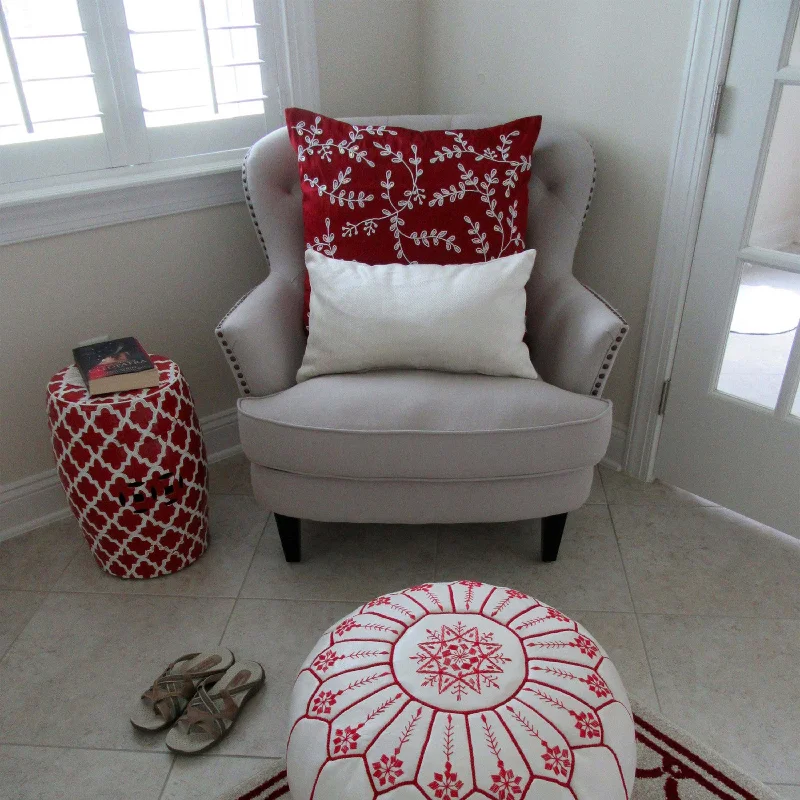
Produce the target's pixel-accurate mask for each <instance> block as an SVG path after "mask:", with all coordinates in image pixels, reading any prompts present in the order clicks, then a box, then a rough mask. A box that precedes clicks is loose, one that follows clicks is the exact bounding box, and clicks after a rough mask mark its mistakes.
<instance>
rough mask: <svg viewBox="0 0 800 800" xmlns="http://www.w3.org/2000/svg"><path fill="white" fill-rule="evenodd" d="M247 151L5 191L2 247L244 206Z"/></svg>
mask: <svg viewBox="0 0 800 800" xmlns="http://www.w3.org/2000/svg"><path fill="white" fill-rule="evenodd" d="M244 153H245V151H229V152H227V153H218V154H214V155H212V156H207V157H205V158H202V159H181V162H182V163H181V164H180V166H176V165H175V164H174V163H169V164H166V163H165V164H147V165H142V166H138V167H118V168H114V169H106V170H102V171H101V172H98V173H94V174H91V175H81V176H71V177H70V178H66V179H64V180H63V181H61V182H59V181H56V182H53V181H50V182H48V183H44V182H42V181H31V182H29V183H28V184H25V185H23V184H17V185H15V186H14V188H13V189H10V190H8V191H7V192H6V193H2V190H0V245H2V244H12V243H16V242H25V241H30V240H31V239H41V238H44V237H47V236H57V235H59V234H63V233H72V232H75V231H85V230H91V229H93V228H101V227H103V226H105V225H116V224H117V223H120V222H132V221H135V220H141V219H152V218H153V217H162V216H166V215H167V214H177V213H180V212H182V211H193V210H195V209H199V208H209V207H211V206H221V205H227V204H229V203H238V202H241V201H243V200H244V192H243V190H242V179H241V168H242V160H243V158H244Z"/></svg>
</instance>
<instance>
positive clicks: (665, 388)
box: [658, 378, 670, 417]
mask: <svg viewBox="0 0 800 800" xmlns="http://www.w3.org/2000/svg"><path fill="white" fill-rule="evenodd" d="M669 385H670V380H669V378H667V380H665V381H664V383H663V385H662V386H661V399H660V400H659V401H658V416H659V417H663V416H664V412H665V411H666V410H667V397H669Z"/></svg>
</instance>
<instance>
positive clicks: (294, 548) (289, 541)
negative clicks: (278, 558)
mask: <svg viewBox="0 0 800 800" xmlns="http://www.w3.org/2000/svg"><path fill="white" fill-rule="evenodd" d="M275 523H276V524H277V526H278V536H280V537H281V546H282V547H283V555H284V556H285V557H286V560H287V561H288V562H289V563H290V564H294V563H297V562H298V561H299V560H300V520H299V519H297V517H284V516H283V514H276V515H275Z"/></svg>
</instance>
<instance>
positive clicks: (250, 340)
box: [216, 271, 306, 396]
mask: <svg viewBox="0 0 800 800" xmlns="http://www.w3.org/2000/svg"><path fill="white" fill-rule="evenodd" d="M302 320H303V290H302V289H301V288H300V287H299V286H295V285H294V284H292V283H289V282H288V281H286V280H285V279H284V278H282V277H281V276H280V275H279V274H277V273H276V272H274V271H273V272H272V273H271V274H270V276H269V277H268V278H267V279H266V280H265V281H263V282H262V283H260V284H259V285H258V286H256V287H255V289H253V290H252V291H250V292H249V293H248V294H246V295H245V296H244V297H243V298H242V299H241V300H240V301H239V302H238V303H237V304H236V305H235V306H234V307H233V308H232V309H231V310H230V311H229V312H228V313H227V314H226V316H225V317H224V318H223V319H222V321H221V322H220V323H219V325H217V328H216V334H217V341H218V342H219V345H220V347H222V351H223V353H224V354H225V358H226V360H227V362H228V365H229V366H230V368H231V370H232V371H233V375H234V377H235V378H236V383H237V385H238V387H239V394H241V395H243V396H254V395H255V396H260V395H266V394H273V393H274V392H280V391H282V390H283V389H288V388H289V387H290V386H294V384H295V382H296V381H295V375H296V374H297V370H298V369H299V368H300V362H301V361H302V360H303V351H304V350H305V346H306V340H305V336H304V334H303V322H302Z"/></svg>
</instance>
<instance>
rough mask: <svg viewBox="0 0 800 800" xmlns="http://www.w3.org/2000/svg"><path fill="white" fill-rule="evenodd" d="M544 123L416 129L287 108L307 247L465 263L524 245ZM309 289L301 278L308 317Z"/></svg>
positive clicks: (393, 259)
mask: <svg viewBox="0 0 800 800" xmlns="http://www.w3.org/2000/svg"><path fill="white" fill-rule="evenodd" d="M541 124H542V118H541V117H540V116H537V117H524V118H522V119H518V120H514V121H513V122H507V123H505V124H504V125H497V126H495V127H492V128H480V129H476V130H448V131H414V130H409V129H408V128H398V127H395V126H387V125H367V126H362V125H359V126H356V125H350V124H349V123H347V122H341V121H340V120H336V119H331V118H330V117H324V116H322V115H320V114H315V113H314V112H312V111H306V110H304V109H301V108H287V109H286V126H287V128H288V131H289V138H290V139H291V142H292V145H293V147H294V149H295V150H296V151H297V163H298V168H299V171H300V183H301V187H302V191H303V224H304V227H305V235H306V248H311V249H313V250H316V251H318V252H320V253H322V254H323V255H326V256H329V257H331V258H334V257H335V258H339V259H344V260H351V261H361V262H363V263H366V264H394V263H400V264H403V263H407V264H413V263H415V262H424V263H427V264H431V263H433V264H469V263H474V262H478V261H488V260H490V259H493V258H500V257H502V256H507V255H511V254H512V253H520V252H522V251H523V250H524V249H525V232H526V228H527V222H528V181H529V179H530V170H531V160H532V154H533V147H534V145H535V144H536V139H537V137H538V135H539V130H540V128H541ZM309 295H310V286H309V282H308V276H306V302H305V318H306V321H307V320H308V299H309Z"/></svg>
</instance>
